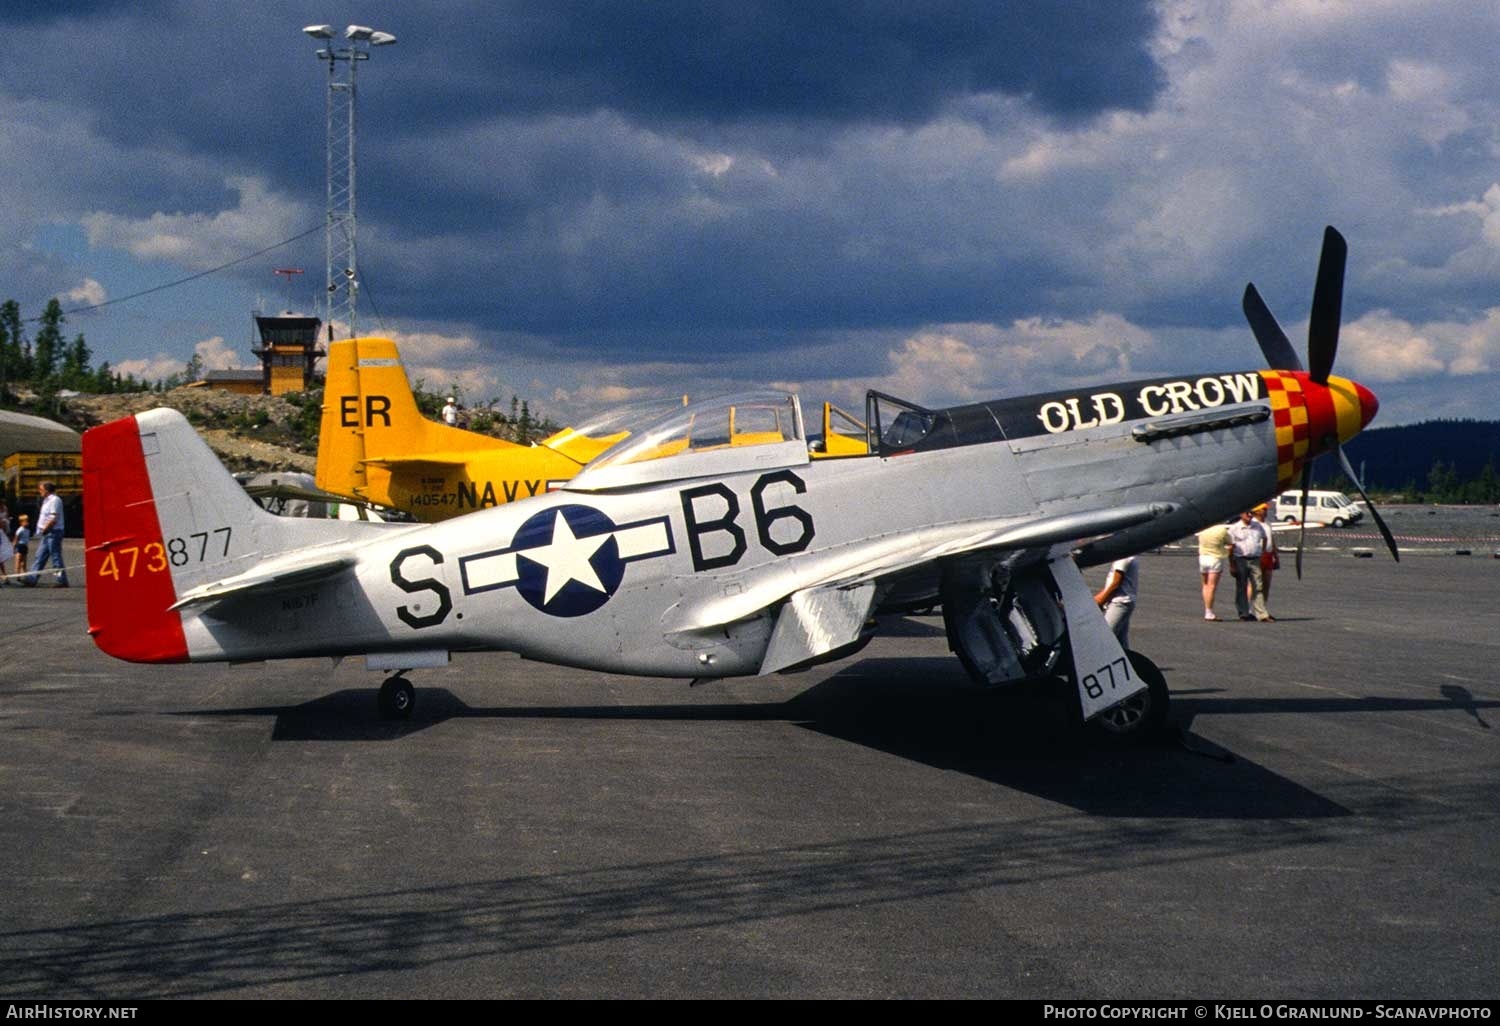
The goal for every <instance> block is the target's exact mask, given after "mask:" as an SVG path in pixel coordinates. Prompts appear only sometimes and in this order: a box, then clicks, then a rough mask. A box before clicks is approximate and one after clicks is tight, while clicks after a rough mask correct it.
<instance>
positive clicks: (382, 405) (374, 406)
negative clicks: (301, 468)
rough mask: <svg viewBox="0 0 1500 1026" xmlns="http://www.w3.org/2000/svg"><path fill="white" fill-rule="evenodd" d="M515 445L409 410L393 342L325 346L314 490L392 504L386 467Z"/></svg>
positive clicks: (411, 400) (413, 406)
mask: <svg viewBox="0 0 1500 1026" xmlns="http://www.w3.org/2000/svg"><path fill="white" fill-rule="evenodd" d="M511 448H518V446H516V445H515V444H514V443H513V442H506V441H503V440H501V439H498V438H491V437H490V436H488V435H481V434H478V433H477V432H473V431H464V430H462V429H461V428H456V427H449V426H448V425H446V424H439V423H437V422H435V421H432V420H428V419H427V418H426V417H424V416H423V415H422V412H421V411H420V410H419V409H417V401H416V398H415V397H414V396H413V395H412V391H411V384H410V383H409V382H408V381H407V378H406V368H405V367H404V366H402V364H401V353H400V351H399V350H398V349H397V348H396V343H394V342H392V341H391V340H390V339H387V338H351V339H344V340H343V341H339V342H333V343H331V344H330V345H329V347H328V375H327V381H326V383H325V384H324V387H323V421H322V428H321V432H320V437H319V440H318V468H317V483H318V487H319V488H322V489H325V490H326V491H330V492H335V493H337V494H339V495H350V496H354V497H356V498H360V499H363V500H365V501H367V502H373V503H377V504H380V505H394V504H395V503H393V501H392V497H391V494H390V478H391V465H392V464H399V463H401V462H402V461H420V460H421V459H422V457H423V456H424V455H430V454H432V453H436V452H454V451H460V452H470V451H477V450H492V449H511Z"/></svg>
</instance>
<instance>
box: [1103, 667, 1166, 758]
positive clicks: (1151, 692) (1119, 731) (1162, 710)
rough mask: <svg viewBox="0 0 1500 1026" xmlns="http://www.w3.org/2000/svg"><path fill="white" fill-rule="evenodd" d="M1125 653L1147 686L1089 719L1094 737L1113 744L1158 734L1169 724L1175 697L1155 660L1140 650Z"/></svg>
mask: <svg viewBox="0 0 1500 1026" xmlns="http://www.w3.org/2000/svg"><path fill="white" fill-rule="evenodd" d="M1125 654H1126V656H1128V657H1129V659H1130V668H1131V669H1132V670H1133V671H1135V675H1136V676H1137V677H1139V678H1140V679H1141V680H1142V681H1143V682H1144V683H1145V685H1146V690H1145V691H1138V692H1136V693H1135V694H1134V695H1131V696H1130V697H1129V698H1127V699H1125V701H1123V702H1120V703H1119V704H1118V705H1114V706H1111V707H1110V708H1108V709H1106V710H1104V711H1103V712H1102V713H1100V714H1099V715H1098V716H1095V717H1094V718H1093V719H1092V720H1089V722H1088V729H1089V733H1090V734H1091V735H1093V737H1094V739H1095V740H1098V741H1103V742H1106V743H1108V744H1112V745H1122V744H1124V745H1128V744H1139V743H1140V742H1142V741H1146V740H1149V739H1150V738H1152V737H1155V736H1156V735H1157V734H1159V733H1160V732H1161V730H1162V728H1163V727H1165V726H1166V725H1167V707H1168V706H1169V705H1170V704H1171V700H1172V696H1171V693H1170V692H1169V691H1168V690H1167V679H1166V678H1165V677H1163V676H1162V673H1161V670H1159V669H1157V667H1156V664H1155V663H1153V662H1152V661H1151V660H1150V659H1147V658H1146V657H1145V656H1143V655H1141V654H1140V653H1139V652H1126V653H1125Z"/></svg>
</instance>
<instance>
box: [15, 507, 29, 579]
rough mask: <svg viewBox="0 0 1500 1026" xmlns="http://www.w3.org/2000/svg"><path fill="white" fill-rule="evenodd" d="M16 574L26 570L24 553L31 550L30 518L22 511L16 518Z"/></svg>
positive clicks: (18, 575) (19, 574)
mask: <svg viewBox="0 0 1500 1026" xmlns="http://www.w3.org/2000/svg"><path fill="white" fill-rule="evenodd" d="M16 522H17V523H18V524H20V526H19V527H17V528H16V576H17V577H20V576H21V575H22V574H24V573H25V572H26V555H27V553H28V552H30V551H31V518H30V517H28V516H27V515H26V514H25V513H22V514H21V515H20V516H19V517H17V518H16Z"/></svg>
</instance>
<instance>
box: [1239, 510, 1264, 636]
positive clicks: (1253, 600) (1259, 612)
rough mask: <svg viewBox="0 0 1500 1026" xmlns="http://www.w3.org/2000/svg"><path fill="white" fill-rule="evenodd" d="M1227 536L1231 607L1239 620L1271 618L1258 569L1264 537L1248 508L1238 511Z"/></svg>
mask: <svg viewBox="0 0 1500 1026" xmlns="http://www.w3.org/2000/svg"><path fill="white" fill-rule="evenodd" d="M1229 538H1230V541H1231V542H1232V543H1233V546H1234V551H1233V559H1234V570H1235V578H1236V580H1235V582H1234V607H1235V609H1236V610H1237V611H1238V612H1239V614H1240V619H1241V620H1261V621H1267V620H1270V619H1271V614H1270V613H1268V612H1266V600H1265V593H1264V590H1263V588H1264V585H1263V583H1262V582H1263V579H1262V577H1261V570H1260V555H1261V553H1262V552H1264V551H1265V547H1266V544H1265V543H1266V536H1265V533H1264V532H1263V531H1261V529H1260V525H1259V524H1257V523H1256V522H1255V517H1253V516H1252V515H1251V513H1250V511H1249V510H1248V509H1247V510H1245V511H1244V512H1242V513H1241V514H1240V522H1239V523H1237V524H1234V525H1232V526H1231V527H1230V528H1229Z"/></svg>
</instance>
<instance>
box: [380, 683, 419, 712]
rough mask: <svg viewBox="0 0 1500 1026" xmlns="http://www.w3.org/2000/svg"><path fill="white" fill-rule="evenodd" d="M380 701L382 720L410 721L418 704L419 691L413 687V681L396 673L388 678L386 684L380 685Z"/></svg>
mask: <svg viewBox="0 0 1500 1026" xmlns="http://www.w3.org/2000/svg"><path fill="white" fill-rule="evenodd" d="M403 672H404V671H403ZM378 701H379V705H380V715H381V717H382V718H384V719H387V720H406V719H410V718H411V711H412V707H413V706H415V705H416V704H417V689H416V688H414V687H412V685H411V681H409V680H407V679H406V678H405V677H403V676H401V674H400V673H396V674H393V675H391V676H389V677H387V678H386V679H385V683H384V684H382V685H380V697H379V700H378Z"/></svg>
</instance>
